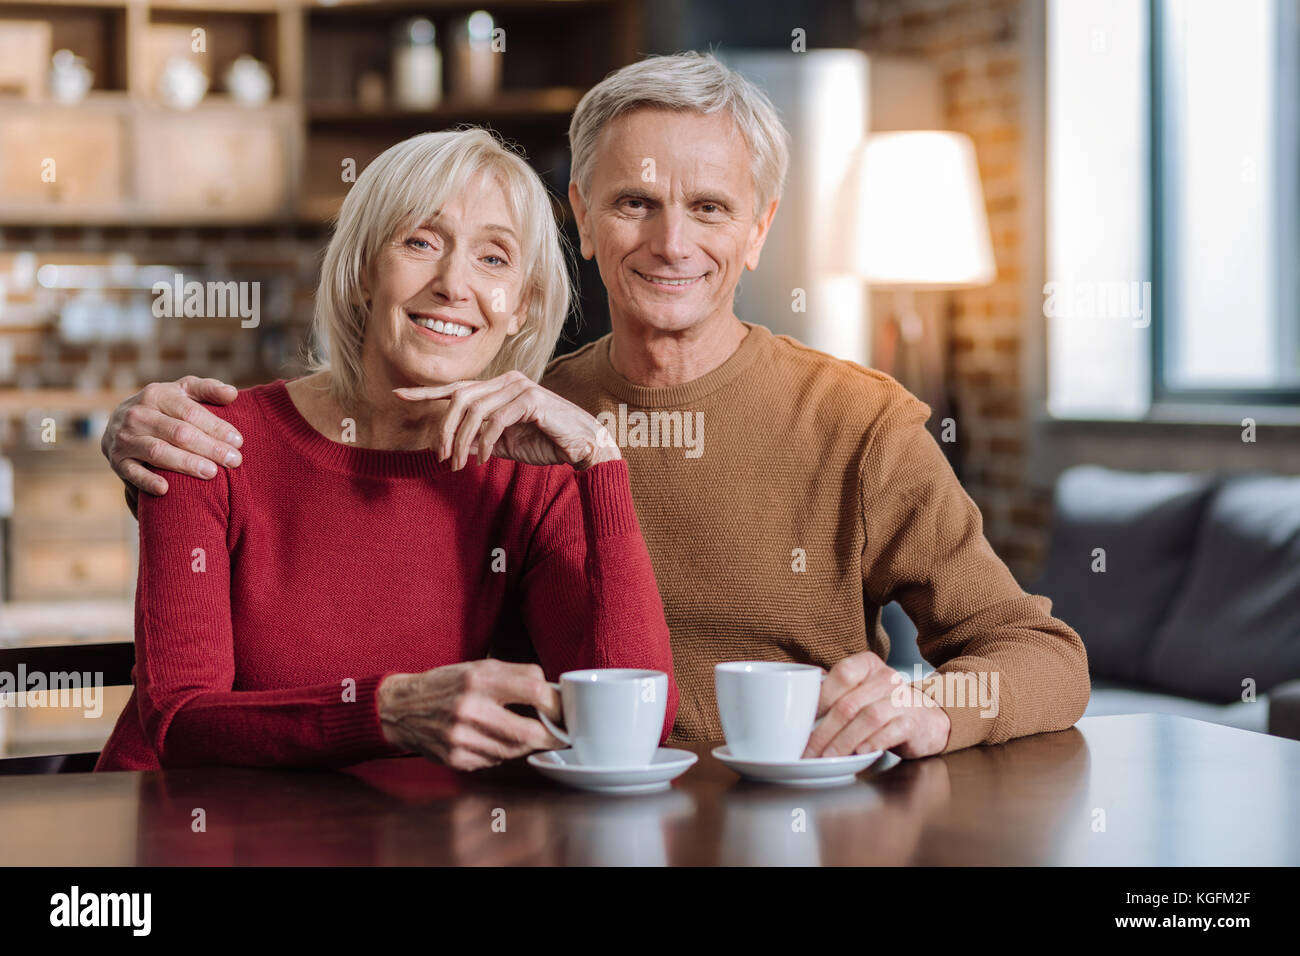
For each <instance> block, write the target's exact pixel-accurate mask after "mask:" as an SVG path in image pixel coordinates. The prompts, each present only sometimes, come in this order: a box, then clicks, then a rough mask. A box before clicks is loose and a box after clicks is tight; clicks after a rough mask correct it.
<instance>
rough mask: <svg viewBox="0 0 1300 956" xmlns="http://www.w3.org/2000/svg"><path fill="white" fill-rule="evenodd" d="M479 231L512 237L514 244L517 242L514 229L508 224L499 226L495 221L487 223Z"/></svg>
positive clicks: (517, 238)
mask: <svg viewBox="0 0 1300 956" xmlns="http://www.w3.org/2000/svg"><path fill="white" fill-rule="evenodd" d="M480 231H481V232H484V233H495V234H497V235H502V236H508V237H509V238H511V239H513V240H514V241H515V243H516V244H517V243H518V242H519V237H518V236H517V235H515V231H514V230H513V229H511V228H510V227H509V226H501V225H498V224H497V223H488V224H487V225H486V226H484V227H483V228H482V230H480Z"/></svg>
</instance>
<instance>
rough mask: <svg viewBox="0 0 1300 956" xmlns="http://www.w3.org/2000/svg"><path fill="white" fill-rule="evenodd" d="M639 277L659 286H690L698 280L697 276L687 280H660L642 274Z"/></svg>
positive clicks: (656, 277)
mask: <svg viewBox="0 0 1300 956" xmlns="http://www.w3.org/2000/svg"><path fill="white" fill-rule="evenodd" d="M641 276H642V278H645V279H649V280H650V281H651V282H658V283H660V284H661V285H690V284H691V283H692V282H694V281H696V280H697V279H699V276H692V277H691V278H689V279H661V278H659V277H658V276H648V275H646V274H645V273H644V272H643V273H641Z"/></svg>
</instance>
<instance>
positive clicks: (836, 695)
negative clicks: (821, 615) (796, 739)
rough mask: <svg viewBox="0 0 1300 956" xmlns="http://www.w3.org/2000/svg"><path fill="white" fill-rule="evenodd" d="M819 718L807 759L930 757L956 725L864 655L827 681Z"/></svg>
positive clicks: (894, 674) (875, 657) (882, 664)
mask: <svg viewBox="0 0 1300 956" xmlns="http://www.w3.org/2000/svg"><path fill="white" fill-rule="evenodd" d="M817 716H818V717H820V718H822V721H821V723H819V724H818V725H817V726H816V727H815V728H814V729H813V732H812V736H811V737H809V738H808V747H807V749H806V750H804V754H803V755H804V756H805V757H840V756H846V755H848V754H854V753H870V752H871V751H873V750H892V751H893V752H894V753H896V754H897V755H898V756H900V757H905V758H909V759H910V758H914V757H928V756H930V755H931V754H937V753H939V752H941V751H942V750H943V748H944V747H945V746H946V745H947V743H948V732H949V730H951V729H952V722H951V721H950V720H949V719H948V715H947V713H945V712H944V710H943V708H942V707H939V706H938V705H937V704H935V703H934V701H932V700H930V699H929V698H927V697H926V696H925V695H924V694H922V693H921V691H920V690H919V689H917V688H916V687H914V686H911V685H910V684H909V685H907V686H902V682H901V680H900V675H899V674H898V672H897V671H895V670H894V669H893V668H892V667H890V666H889V665H887V664H886V663H885V662H884V661H883V660H881V659H880V656H879V655H878V654H873V653H871V652H870V651H864V652H862V653H861V654H854V655H853V656H852V657H846V658H844V660H842V661H840V662H839V663H838V664H836V665H835V666H834V667H833V668H831V672H830V673H829V674H827V675H826V679H825V680H824V681H823V682H822V693H821V699H820V700H819V701H818V704H817Z"/></svg>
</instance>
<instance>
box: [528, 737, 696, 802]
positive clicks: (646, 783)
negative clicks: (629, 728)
mask: <svg viewBox="0 0 1300 956" xmlns="http://www.w3.org/2000/svg"><path fill="white" fill-rule="evenodd" d="M698 759H699V758H698V757H697V756H696V755H695V754H693V753H691V752H690V751H689V750H676V749H674V748H672V747H660V748H659V749H658V750H656V751H655V755H654V759H653V760H651V762H650V763H649V764H647V765H646V766H644V767H614V768H610V767H584V766H583V765H582V764H580V763H578V760H577V757H576V755H575V754H574V752H573V751H572V750H547V751H543V752H541V753H535V754H530V755H529V757H528V764H529V766H532V767H536V768H537V770H538V771H540V772H541V774H542V776H544V777H549V778H550V779H552V780H558V781H559V782H560V783H563V784H567V785H568V786H570V787H576V788H577V789H579V790H590V791H591V792H593V793H655V792H656V791H659V790H667V789H668V786H669V784H670V783H671V781H673V780H675V779H677V778H678V777H680V776H681V775H682V774H684V773H685V772H686V771H687V770H688V769H689V768H690V766H691V765H692V764H693V763H695V761H696V760H698Z"/></svg>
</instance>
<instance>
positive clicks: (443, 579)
mask: <svg viewBox="0 0 1300 956" xmlns="http://www.w3.org/2000/svg"><path fill="white" fill-rule="evenodd" d="M212 411H213V413H214V414H216V415H219V416H221V417H222V418H224V419H226V420H227V421H229V422H230V423H231V424H233V425H235V426H236V427H237V428H238V429H239V432H240V434H242V435H243V436H244V449H245V451H244V461H243V464H242V465H241V466H240V467H239V468H236V469H232V470H226V469H221V470H220V471H219V473H218V475H217V477H215V478H212V479H210V480H207V481H203V480H200V479H197V478H190V477H187V476H185V475H179V474H168V475H167V480H168V483H169V490H168V492H167V494H166V495H164V496H162V497H160V498H155V497H152V496H150V495H141V496H140V505H139V518H140V574H139V581H138V584H137V587H136V599H135V644H136V665H135V674H134V676H135V691H134V693H133V694H132V695H131V700H130V703H128V705H127V707H126V709H125V710H124V711H123V712H122V715H121V716H120V717H119V718H118V721H117V726H116V727H115V728H114V730H113V734H112V736H111V737H110V738H109V741H108V743H107V744H106V745H105V747H104V750H103V753H102V754H101V755H100V758H99V762H98V765H97V766H96V769H97V770H150V769H158V768H159V767H179V766H194V765H214V764H235V765H243V766H273V765H274V766H344V765H347V764H351V763H356V762H359V761H362V760H367V759H371V758H375V757H385V756H393V755H395V754H398V753H401V751H400V750H398V749H397V748H394V747H393V746H392V745H390V744H388V743H387V742H386V741H385V740H384V737H383V733H382V731H381V729H380V723H379V716H378V712H377V710H376V702H375V689H376V687H377V686H378V685H379V682H380V681H381V680H382V679H383V677H384V676H385V675H387V674H390V673H395V672H418V671H424V670H428V669H429V668H433V667H439V666H442V665H446V664H454V663H458V662H460V661H467V660H473V659H475V658H481V657H484V656H487V655H488V653H489V651H492V650H496V651H497V653H498V655H499V656H507V655H506V654H505V653H502V652H501V649H502V648H513V649H515V651H516V652H517V650H518V648H519V647H520V646H521V645H522V646H524V647H525V648H526V647H527V645H528V642H529V640H530V639H531V648H532V649H533V650H535V653H536V659H537V660H538V661H540V663H541V664H542V667H543V669H544V670H545V671H546V674H547V677H548V678H549V679H551V680H554V679H555V678H556V677H557V676H558V675H559V673H560V672H562V671H565V670H572V669H576V668H584V667H646V668H654V669H656V670H661V671H664V672H666V673H667V674H668V675H669V699H668V713H667V716H666V718H665V721H664V736H665V737H666V736H667V733H668V730H669V729H670V728H671V727H672V724H673V719H674V716H675V713H676V709H677V687H676V684H675V683H674V682H673V678H672V673H673V668H672V659H671V652H670V650H669V647H670V645H669V638H668V626H667V624H666V623H665V621H664V613H663V605H662V603H661V602H660V599H659V592H658V590H657V588H656V585H655V578H654V572H653V570H652V568H651V565H650V558H649V555H648V554H647V551H646V546H645V543H644V541H643V540H642V537H641V530H640V527H639V525H638V523H637V518H636V512H635V511H634V510H633V506H632V495H631V491H630V489H629V486H628V477H627V465H626V464H625V463H624V462H622V461H613V462H606V463H604V464H600V465H596V466H595V467H593V468H590V469H588V470H586V471H582V472H575V471H574V470H573V469H572V468H570V467H568V466H567V465H566V466H552V467H535V466H530V465H522V464H518V463H516V462H512V461H507V460H504V459H499V458H492V459H490V460H489V461H488V463H487V464H485V465H483V466H478V465H476V464H474V462H473V459H471V463H470V465H469V466H468V467H467V468H465V469H463V470H462V471H459V472H455V471H451V470H450V469H449V467H448V466H447V465H446V464H445V463H441V462H439V461H438V459H437V457H436V456H435V455H434V453H433V452H424V451H378V450H374V449H364V448H357V447H355V446H352V445H346V444H340V443H338V442H334V441H331V440H329V439H328V438H325V437H324V436H323V435H321V434H320V433H319V432H317V431H316V430H315V429H314V428H313V427H312V426H311V425H310V424H309V423H308V422H307V421H306V419H304V418H303V417H302V415H301V414H299V412H298V410H297V408H296V407H295V406H294V404H293V401H292V399H290V397H289V392H288V390H287V389H286V388H285V384H284V382H282V381H281V382H275V383H273V384H270V385H262V386H258V387H257V388H253V389H249V390H246V391H243V392H241V393H240V394H239V397H238V398H237V399H236V400H235V401H234V402H233V403H232V404H230V405H228V406H226V407H224V408H218V407H213V408H212Z"/></svg>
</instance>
